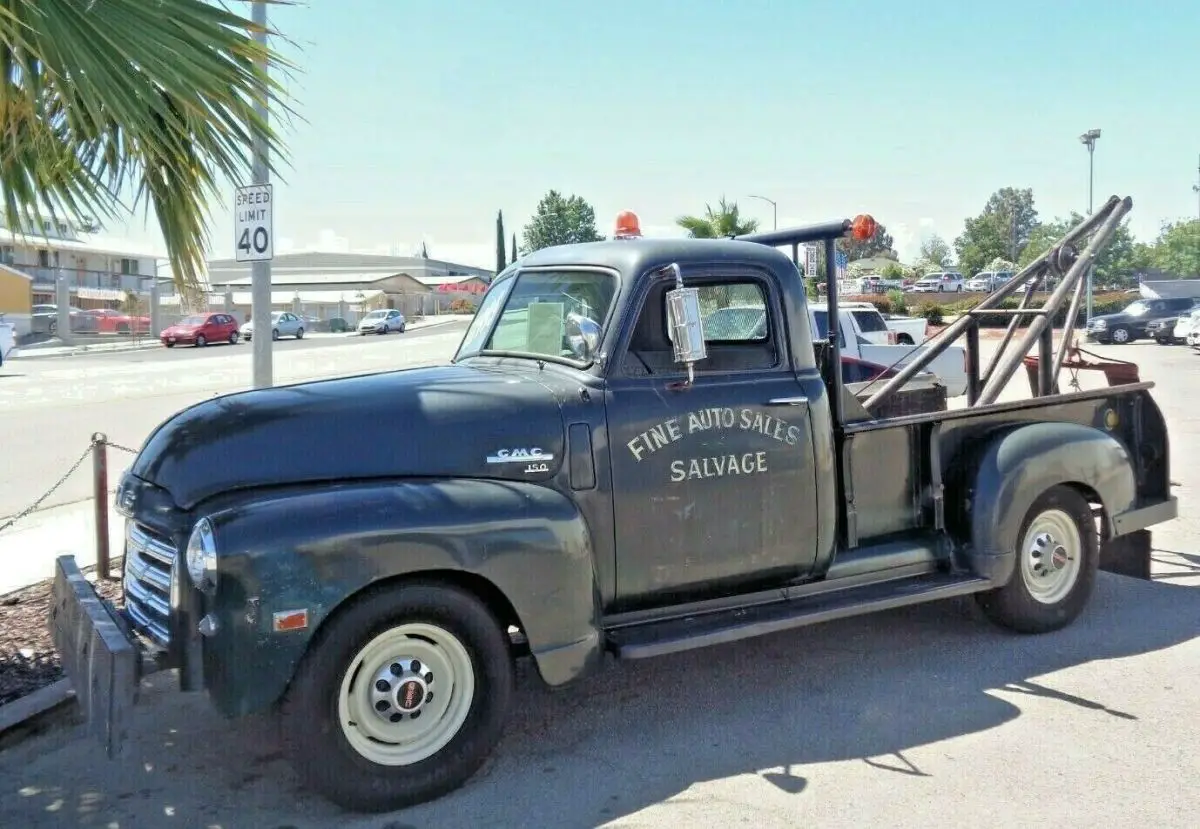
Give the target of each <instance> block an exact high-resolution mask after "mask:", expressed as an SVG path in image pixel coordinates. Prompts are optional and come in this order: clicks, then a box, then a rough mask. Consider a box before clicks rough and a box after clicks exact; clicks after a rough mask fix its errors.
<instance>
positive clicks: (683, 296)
mask: <svg viewBox="0 0 1200 829" xmlns="http://www.w3.org/2000/svg"><path fill="white" fill-rule="evenodd" d="M666 270H667V271H668V272H670V273H674V274H675V287H674V288H673V289H671V290H670V291H667V336H668V337H670V339H671V344H672V345H673V346H674V349H675V362H677V363H684V364H685V365H686V366H687V375H688V383H689V384H690V383H692V382H693V381H694V380H695V368H694V366H695V364H696V363H698V362H699V361H701V360H703V359H705V358H706V357H707V356H708V347H707V345H706V344H705V342H704V318H703V316H702V315H701V314H700V292H699V291H698V290H697V289H695V288H685V287H683V272H682V271H680V269H679V265H677V264H674V263H672V264H671V265H668V266H667V269H666Z"/></svg>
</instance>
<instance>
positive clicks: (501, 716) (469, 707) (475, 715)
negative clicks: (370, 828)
mask: <svg viewBox="0 0 1200 829" xmlns="http://www.w3.org/2000/svg"><path fill="white" fill-rule="evenodd" d="M385 686H386V687H385ZM512 691H513V663H512V657H511V654H510V652H509V643H508V640H507V638H506V635H505V632H504V629H503V628H502V626H501V625H500V624H499V622H498V621H497V620H496V618H495V617H494V616H493V615H492V613H491V612H490V611H489V610H488V609H487V608H486V607H485V606H484V605H483V604H482V603H481V602H480V601H479V600H478V599H476V598H475V597H474V596H472V595H470V594H468V593H466V592H464V591H462V590H458V589H455V588H451V587H443V586H439V585H433V584H410V585H406V586H403V587H400V588H396V589H393V590H388V591H385V592H379V593H376V594H375V595H373V596H370V597H369V598H367V599H365V600H363V601H361V602H359V603H357V604H355V605H353V606H351V607H350V608H349V609H348V610H346V611H345V612H344V613H342V614H340V615H339V616H337V617H336V618H334V619H333V620H332V621H331V622H330V623H329V626H328V627H327V628H326V629H325V630H323V631H322V632H321V634H320V635H319V639H318V641H316V642H314V643H313V645H312V647H311V648H310V651H309V653H308V655H307V656H306V657H305V660H304V662H303V664H302V665H301V667H300V669H299V671H298V672H297V675H296V678H295V680H294V681H293V683H292V685H291V687H290V688H289V690H288V693H287V695H286V697H285V699H284V703H283V707H282V713H281V726H282V733H283V735H284V743H285V746H286V748H287V751H288V754H289V756H290V758H291V761H292V763H293V765H294V766H295V768H296V770H297V772H298V773H299V775H300V777H301V778H302V779H303V780H304V781H305V783H306V784H307V785H308V786H310V787H311V788H313V789H315V790H316V791H318V792H319V793H321V794H322V795H324V796H325V797H326V798H328V799H329V800H330V801H332V802H333V803H335V804H337V805H339V806H341V807H343V808H345V809H349V810H353V811H362V812H384V811H392V810H395V809H401V808H404V807H407V806H412V805H415V804H417V803H423V802H425V801H428V800H432V799H434V798H436V797H440V796H441V795H444V794H446V793H448V792H451V791H453V790H454V789H457V788H458V787H459V786H461V785H462V784H463V783H465V782H466V781H467V780H468V779H469V778H470V777H471V776H472V775H474V774H475V772H476V771H478V770H479V768H480V767H481V766H482V765H483V764H484V762H485V761H486V760H487V758H488V756H489V754H490V753H491V751H492V749H493V748H494V747H495V745H496V743H497V742H499V740H500V736H501V734H502V732H503V728H504V721H505V716H506V714H507V710H508V706H509V702H510V700H511V698H512Z"/></svg>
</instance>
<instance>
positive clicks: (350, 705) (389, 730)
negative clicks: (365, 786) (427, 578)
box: [338, 622, 475, 766]
mask: <svg viewBox="0 0 1200 829" xmlns="http://www.w3.org/2000/svg"><path fill="white" fill-rule="evenodd" d="M414 660H415V662H416V663H419V665H417V666H415V670H414ZM397 667H398V668H399V675H397V673H396V671H397ZM382 682H386V683H387V684H388V687H387V688H386V689H384V687H383V684H378V685H377V683H382ZM474 698H475V671H474V668H473V666H472V664H471V656H470V654H469V653H467V649H466V647H465V646H464V645H463V644H462V642H460V641H459V640H458V638H457V637H456V636H454V635H453V634H451V633H450V632H449V631H447V630H445V629H443V628H440V627H437V626H436V625H429V624H422V623H415V622H414V623H409V624H403V625H399V626H397V627H394V628H392V629H390V630H387V631H385V632H383V633H381V634H379V635H378V636H376V637H375V638H374V639H372V640H371V641H370V642H368V643H367V645H366V646H365V647H364V648H362V650H360V651H359V652H358V653H357V654H356V655H355V657H354V659H353V660H352V661H351V663H350V665H349V667H348V668H347V669H346V673H345V675H344V676H343V678H342V684H341V688H340V690H339V692H338V722H339V724H340V726H341V729H342V734H343V735H344V736H345V738H346V741H347V742H348V743H350V745H351V747H352V748H353V749H354V750H355V751H357V752H358V753H359V754H360V755H362V756H363V757H364V758H365V759H367V760H369V761H371V762H372V763H377V764H379V765H381V766H407V765H411V764H413V763H419V762H420V761H422V760H424V759H426V758H428V757H431V756H433V755H434V754H436V753H437V752H439V751H441V750H442V749H443V748H445V747H446V745H447V744H448V743H449V742H450V741H451V740H452V739H454V736H455V735H456V734H458V732H459V730H460V729H461V728H462V725H463V723H464V722H466V719H467V714H468V713H470V710H471V702H472V701H473V700H474ZM380 703H386V707H382V706H381V705H380ZM397 718H398V719H397Z"/></svg>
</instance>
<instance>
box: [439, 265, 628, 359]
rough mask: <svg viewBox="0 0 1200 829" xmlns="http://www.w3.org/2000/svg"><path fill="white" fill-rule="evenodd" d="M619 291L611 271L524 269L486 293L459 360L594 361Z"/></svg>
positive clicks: (469, 329) (463, 344)
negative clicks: (488, 356)
mask: <svg viewBox="0 0 1200 829" xmlns="http://www.w3.org/2000/svg"><path fill="white" fill-rule="evenodd" d="M616 293H617V280H616V277H615V276H613V275H612V274H611V273H608V272H606V271H593V270H545V271H540V270H539V271H518V273H517V275H516V276H515V277H513V278H511V279H505V280H503V281H502V282H497V283H496V284H495V285H494V286H493V287H492V289H491V290H490V291H488V293H487V294H486V295H485V296H484V298H483V302H482V303H481V304H480V306H479V310H478V311H477V312H476V314H475V318H474V319H473V320H471V325H470V327H468V328H467V333H466V334H465V335H464V337H463V342H462V345H461V346H460V347H459V350H458V355H457V356H456V357H455V359H462V358H464V357H471V356H474V355H476V354H488V353H494V354H509V355H521V356H529V357H543V358H549V359H553V360H565V361H567V362H588V361H590V360H591V359H592V358H594V357H595V354H594V353H592V349H593V348H594V347H595V346H596V345H598V344H599V342H600V339H601V334H602V327H603V325H604V322H605V320H606V319H607V318H608V311H609V308H610V307H611V306H612V302H613V298H614V297H615V296H616ZM589 343H591V345H589Z"/></svg>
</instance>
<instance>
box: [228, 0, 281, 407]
mask: <svg viewBox="0 0 1200 829" xmlns="http://www.w3.org/2000/svg"><path fill="white" fill-rule="evenodd" d="M251 19H252V20H253V22H254V24H255V32H254V39H255V40H256V41H258V43H259V44H260V45H262V46H263V47H264V48H263V50H262V53H261V54H260V55H259V56H258V59H257V60H258V66H259V69H260V70H261V71H262V72H263V75H264V80H263V87H262V88H261V89H260V90H259V91H260V93H261V94H260V95H259V96H258V98H257V100H256V101H255V102H254V109H255V112H256V113H257V115H258V116H259V117H260V118H262V120H263V121H264V122H265V121H266V120H267V98H268V95H269V92H268V90H267V89H266V80H265V75H266V72H267V69H268V67H267V57H266V48H265V47H266V45H267V4H266V3H264V2H262V0H255V3H254V6H253V11H252V16H251ZM252 140H253V146H252V157H251V166H252V171H251V172H252V175H253V179H252V181H253V182H254V183H253V184H252V185H251V186H250V187H241V188H238V192H237V195H236V196H235V197H234V198H235V215H236V221H235V223H234V227H235V228H236V230H235V234H236V235H235V236H234V244H235V245H236V251H237V261H239V262H250V263H251V266H250V267H251V271H250V277H251V278H250V316H251V319H252V320H253V322H254V330H255V332H257V334H258V336H257V337H254V339H253V342H254V355H253V356H254V388H256V389H262V388H268V387H270V386H271V385H272V373H273V372H272V367H271V342H272V341H271V334H270V331H271V259H272V258H273V257H274V256H275V226H274V219H275V200H274V198H273V194H272V192H271V185H270V183H269V181H270V177H271V169H270V163H269V161H270V159H269V158H268V152H269V147H268V144H267V137H266V136H265V135H263V134H262V132H261V131H259V130H254V132H253V135H252ZM243 200H244V204H243Z"/></svg>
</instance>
